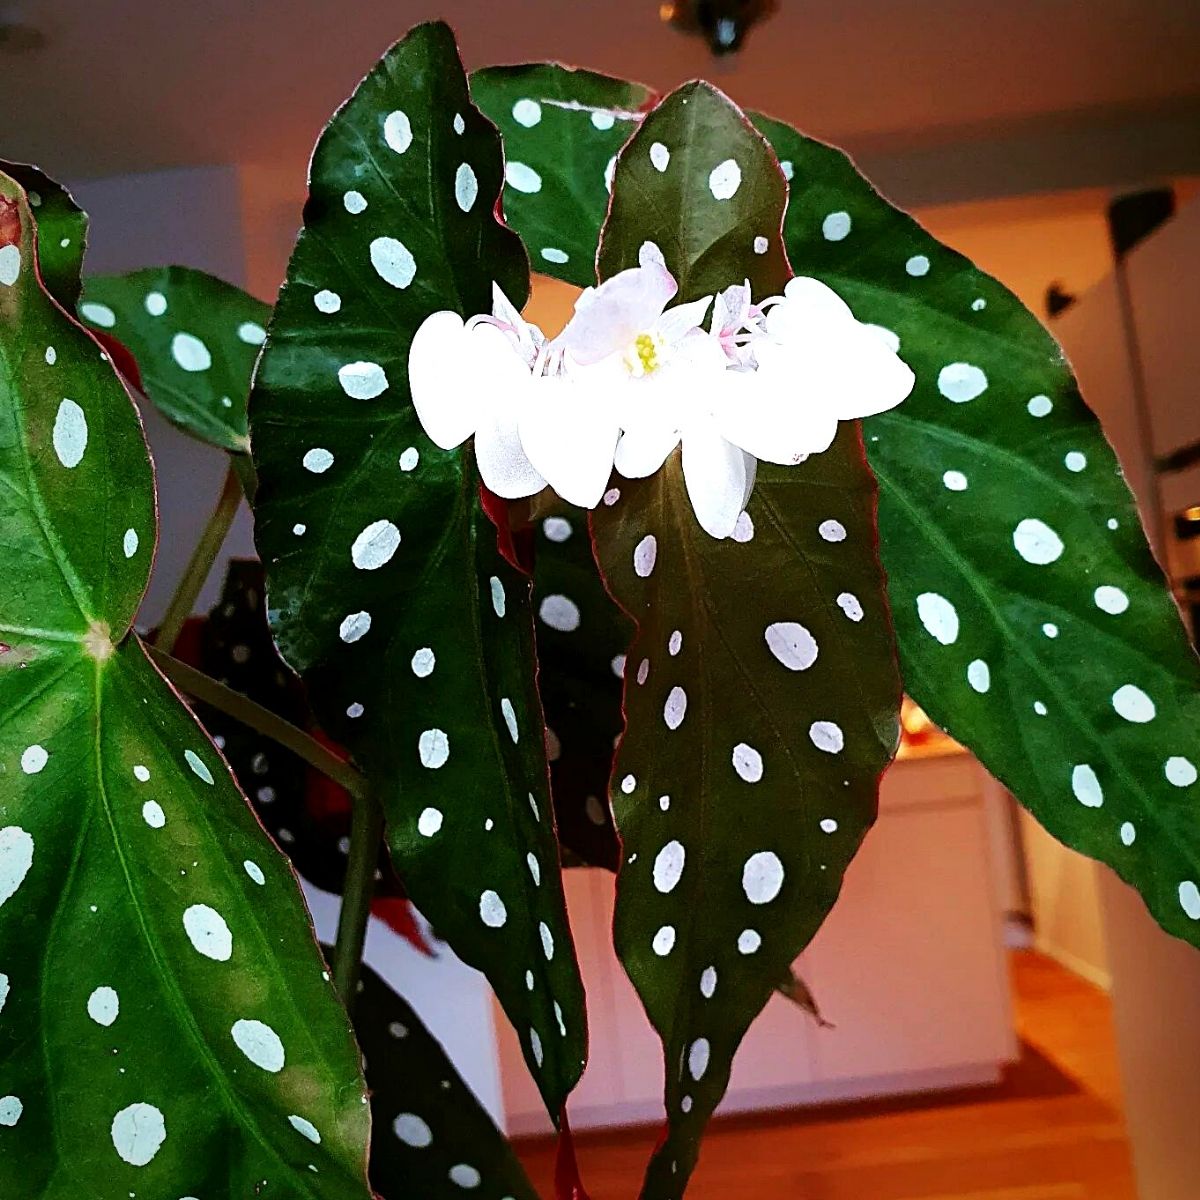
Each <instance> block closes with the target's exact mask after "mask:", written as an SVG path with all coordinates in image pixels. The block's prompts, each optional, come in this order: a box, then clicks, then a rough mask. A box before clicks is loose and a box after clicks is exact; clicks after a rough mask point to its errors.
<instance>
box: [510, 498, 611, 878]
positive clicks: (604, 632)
mask: <svg viewBox="0 0 1200 1200" xmlns="http://www.w3.org/2000/svg"><path fill="white" fill-rule="evenodd" d="M587 520H588V519H587V513H586V512H584V511H583V510H581V509H577V508H574V507H573V506H572V505H569V504H566V503H563V502H562V501H557V502H556V503H555V504H554V505H553V506H550V507H543V508H541V509H540V510H539V513H538V522H537V533H536V540H535V545H534V568H533V599H534V607H535V609H536V611H537V623H536V627H537V653H538V688H539V690H540V692H541V695H542V702H543V703H544V704H545V706H546V727H547V731H548V732H547V738H548V739H549V742H550V779H551V783H552V785H553V792H554V813H555V817H556V820H557V824H558V831H559V836H560V837H561V839H562V842H563V844H564V845H565V846H567V847H568V848H569V849H570V850H572V851H574V853H576V854H577V855H579V857H580V858H581V859H582V860H583V861H584V862H586V863H588V864H589V865H592V866H601V867H608V868H609V869H610V870H615V869H616V866H617V856H618V854H619V849H618V846H617V839H616V831H615V830H614V828H613V824H612V813H611V811H610V810H609V806H608V778H609V775H610V774H611V773H612V761H613V747H614V746H615V745H616V740H617V737H618V736H619V735H620V733H621V730H622V728H623V727H624V718H623V716H622V713H621V676H622V673H623V672H624V669H625V648H626V646H628V645H629V639H630V636H631V634H632V630H633V626H632V624H631V622H630V621H629V618H628V617H626V616H625V614H624V613H623V612H621V610H620V609H619V608H618V607H617V606H616V605H615V604H614V603H613V601H612V598H611V597H610V596H609V594H608V592H607V591H605V589H604V582H603V580H601V578H600V573H599V571H598V570H597V569H596V561H595V559H594V558H593V556H592V543H591V539H590V537H589V536H588V527H587Z"/></svg>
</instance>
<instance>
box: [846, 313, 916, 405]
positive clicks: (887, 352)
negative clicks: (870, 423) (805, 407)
mask: <svg viewBox="0 0 1200 1200" xmlns="http://www.w3.org/2000/svg"><path fill="white" fill-rule="evenodd" d="M855 325H856V326H857V327H856V329H855V330H854V333H853V335H852V336H850V337H847V339H846V342H845V346H846V350H845V353H846V355H847V358H846V359H845V360H844V361H843V362H842V364H841V368H840V370H839V371H838V372H837V374H838V386H835V387H833V388H831V389H830V393H829V399H830V402H831V403H832V404H833V409H834V413H835V415H836V416H837V418H838V420H839V421H853V420H857V419H858V418H860V417H871V416H874V415H875V414H876V413H881V412H886V411H887V410H888V409H889V408H895V407H896V405H897V404H899V403H900V402H901V401H902V400H906V399H908V396H909V394H910V393H911V392H912V390H913V385H914V384H915V383H916V382H917V377H916V376H915V375H914V374H913V372H912V369H911V368H910V367H909V365H908V364H907V363H906V362H905V361H904V360H903V359H902V358H900V357H899V355H897V354H896V353H895V351H894V350H892V349H891V348H890V347H889V346H888V345H887V344H886V343H884V342H883V341H882V340H881V339H880V338H879V335H878V334H877V333H876V332H875V331H874V330H872V329H871V328H869V327H868V326H866V325H860V324H858V323H857V322H855Z"/></svg>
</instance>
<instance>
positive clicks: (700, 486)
mask: <svg viewBox="0 0 1200 1200" xmlns="http://www.w3.org/2000/svg"><path fill="white" fill-rule="evenodd" d="M683 480H684V483H685V484H686V485H687V494H688V499H689V500H691V502H692V510H693V511H694V512H695V514H696V520H697V521H699V522H700V526H701V528H703V530H704V531H705V533H707V534H709V535H710V536H712V537H715V538H727V537H729V536H731V535H732V533H733V530H734V526H735V525H736V524H737V519H738V517H739V516H740V515H741V512H742V510H743V509H744V508H745V507H746V501H747V500H748V498H749V491H750V489H751V488H753V486H754V479H753V475H752V473H751V471H750V470H749V463H748V462H747V456H746V455H745V454H743V453H742V451H741V450H739V449H738V448H737V446H735V445H733V444H732V443H731V442H727V441H726V440H725V439H724V438H723V437H721V435H720V434H719V433H717V432H716V431H715V430H714V429H713V428H712V427H711V426H710V425H709V424H708V423H707V422H704V423H699V422H698V423H697V424H696V425H695V426H694V427H690V428H688V429H685V430H684V433H683Z"/></svg>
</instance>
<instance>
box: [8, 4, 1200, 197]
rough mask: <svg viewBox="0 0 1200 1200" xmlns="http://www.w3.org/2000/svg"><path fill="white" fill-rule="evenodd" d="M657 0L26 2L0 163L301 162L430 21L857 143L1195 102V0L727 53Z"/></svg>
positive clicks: (799, 26)
mask: <svg viewBox="0 0 1200 1200" xmlns="http://www.w3.org/2000/svg"><path fill="white" fill-rule="evenodd" d="M6 7H14V5H13V4H12V3H7V4H6V2H5V0H0V13H3V11H4V9H5V8H6ZM658 7H659V5H658V0H507V2H504V0H432V2H424V0H391V2H386V0H355V2H354V3H349V4H348V3H344V2H336V0H199V2H197V0H16V2H15V8H16V9H17V10H19V11H20V13H21V15H22V16H23V17H24V18H25V19H26V20H28V21H30V22H31V23H33V24H35V25H36V26H38V27H39V28H40V29H42V30H43V31H44V33H45V34H46V35H47V45H46V47H45V48H44V49H43V50H41V51H38V52H35V53H30V54H25V55H4V54H0V81H2V83H3V88H4V100H3V106H2V109H0V157H8V158H16V159H25V160H33V161H37V162H39V163H41V164H42V165H43V166H44V167H45V168H46V169H47V170H49V171H50V172H51V173H53V174H57V175H62V176H66V177H73V178H84V177H89V176H98V175H109V174H116V173H122V172H127V171H137V170H146V169H151V168H156V167H164V166H177V165H184V164H198V163H227V162H236V163H264V164H271V165H274V166H280V167H284V168H286V169H292V168H293V167H294V169H296V170H297V171H300V170H302V169H303V164H304V163H305V162H306V161H307V156H308V153H309V150H310V149H311V146H312V143H313V141H314V140H315V138H316V135H317V133H318V131H319V129H320V127H321V125H322V124H323V123H324V121H325V120H326V119H327V118H328V116H329V114H330V113H331V112H332V111H333V110H334V108H335V107H336V106H337V105H338V103H339V102H340V101H341V100H342V99H343V98H344V97H345V96H346V95H347V94H348V92H349V91H350V90H351V89H352V88H353V86H354V84H355V83H356V82H357V80H358V79H359V78H360V77H361V76H362V74H363V73H364V72H365V71H366V70H367V69H368V68H369V67H370V66H371V64H372V63H373V62H374V61H375V59H376V58H377V57H378V56H379V54H380V53H381V52H382V51H383V50H384V49H385V48H386V47H387V46H388V45H389V44H390V43H391V42H392V41H393V40H395V39H396V38H398V37H400V36H401V35H402V34H403V33H404V31H405V30H406V29H407V28H408V27H409V26H410V25H412V24H414V23H415V22H417V21H420V20H423V19H427V18H431V17H437V16H442V17H445V18H446V19H447V20H449V21H450V23H451V24H452V25H453V26H454V27H455V28H456V30H457V32H458V34H459V38H460V42H461V46H462V51H463V56H464V59H465V61H466V63H467V65H468V66H469V67H475V66H481V65H484V64H488V63H493V62H515V61H522V60H528V59H537V58H558V59H561V60H564V61H567V62H572V63H576V64H578V65H582V66H589V67H592V68H596V69H599V70H606V71H609V72H612V73H614V74H623V75H627V76H629V77H633V78H637V79H640V80H642V81H644V82H646V83H650V84H652V85H655V86H657V87H659V88H669V87H671V86H673V85H675V84H678V83H680V82H682V81H684V80H686V79H689V78H693V77H695V76H697V75H705V76H707V77H709V78H711V79H713V81H714V82H716V83H717V84H718V85H719V86H721V87H723V88H724V89H725V90H726V91H728V92H729V93H731V94H732V95H733V96H734V97H735V98H736V99H738V100H739V102H741V103H743V104H744V105H746V106H752V107H757V108H762V109H765V110H766V111H768V112H771V113H774V114H775V115H777V116H780V117H784V118H786V119H789V120H791V121H792V122H794V123H795V124H798V125H800V126H802V127H803V128H805V129H806V130H807V131H809V132H811V133H813V134H816V135H817V136H820V137H824V138H827V139H830V140H835V141H839V142H841V143H843V144H846V145H848V146H850V147H851V148H852V149H856V150H858V151H860V152H863V151H866V152H871V153H888V152H892V151H894V150H895V149H897V148H900V149H903V148H904V147H918V148H919V147H922V146H930V145H936V144H939V143H952V142H960V141H963V140H966V139H967V138H968V137H978V136H980V135H981V131H983V133H984V134H985V135H987V134H995V133H996V132H997V131H999V132H1001V133H1003V132H1005V131H1011V130H1029V129H1036V128H1039V127H1040V126H1041V125H1042V124H1045V125H1047V127H1049V126H1050V125H1055V124H1056V125H1057V126H1058V127H1060V128H1061V127H1062V124H1063V122H1064V121H1066V122H1068V123H1070V122H1077V123H1078V122H1082V123H1086V122H1087V121H1089V120H1097V121H1099V120H1105V121H1109V122H1111V121H1112V120H1113V119H1114V118H1122V117H1123V116H1125V115H1130V116H1137V117H1138V119H1141V120H1145V119H1146V118H1147V116H1148V115H1149V116H1150V117H1154V116H1155V115H1156V114H1159V113H1162V114H1164V115H1165V114H1170V115H1171V116H1172V119H1175V120H1177V119H1178V114H1179V113H1180V112H1181V111H1186V112H1188V113H1200V3H1197V0H907V2H903V0H837V2H830V0H820V2H817V0H780V2H779V9H780V11H779V12H778V13H777V14H776V15H775V16H774V17H773V18H771V21H770V23H769V24H768V25H766V26H764V27H762V28H761V29H759V30H756V31H755V32H754V33H752V34H751V36H750V39H749V41H748V43H747V45H746V47H745V49H744V51H743V52H742V53H741V55H739V56H738V57H737V58H736V59H734V60H732V61H725V62H718V61H714V60H713V59H712V58H711V57H710V56H709V54H708V52H707V49H706V48H705V47H704V45H703V44H702V43H701V42H699V41H696V40H693V39H690V38H686V37H684V36H683V35H681V34H679V33H677V32H676V31H675V30H674V29H672V28H670V27H668V26H666V25H663V24H662V23H661V21H660V20H659V16H658ZM1198 141H1200V138H1198Z"/></svg>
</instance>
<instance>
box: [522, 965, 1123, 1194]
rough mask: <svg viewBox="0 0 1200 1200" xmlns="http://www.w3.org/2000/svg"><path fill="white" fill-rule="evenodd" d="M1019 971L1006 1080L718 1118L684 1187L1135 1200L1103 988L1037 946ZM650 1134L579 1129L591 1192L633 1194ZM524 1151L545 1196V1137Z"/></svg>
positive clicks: (653, 1133)
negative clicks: (1017, 1042) (899, 1097)
mask: <svg viewBox="0 0 1200 1200" xmlns="http://www.w3.org/2000/svg"><path fill="white" fill-rule="evenodd" d="M1013 978H1014V985H1015V1003H1016V1016H1017V1025H1018V1033H1019V1035H1020V1038H1021V1042H1022V1056H1021V1060H1020V1061H1019V1062H1018V1063H1017V1064H1015V1065H1014V1066H1013V1067H1012V1068H1011V1070H1010V1071H1009V1072H1008V1075H1007V1076H1006V1078H1005V1081H1004V1083H1003V1084H1002V1085H1001V1086H999V1087H997V1088H994V1089H985V1090H978V1091H970V1092H960V1093H955V1094H949V1095H947V1094H942V1095H939V1096H936V1097H925V1098H922V1099H918V1100H912V1101H904V1102H899V1101H886V1102H878V1103H870V1104H854V1105H839V1106H836V1107H832V1106H831V1107H823V1108H817V1109H805V1110H801V1111H797V1112H793V1113H787V1114H776V1115H772V1116H770V1117H763V1116H758V1117H755V1118H746V1117H736V1118H731V1119H729V1120H726V1121H718V1122H715V1123H714V1124H713V1125H712V1126H711V1127H710V1131H709V1133H708V1136H707V1138H706V1139H705V1144H704V1148H703V1150H702V1153H701V1157H700V1165H699V1167H698V1168H697V1171H696V1174H695V1176H694V1177H693V1181H692V1185H691V1187H690V1188H689V1189H688V1192H687V1196H688V1200H743V1198H745V1200H774V1198H775V1197H780V1198H781V1200H1135V1192H1134V1186H1133V1177H1132V1172H1131V1167H1130V1161H1129V1148H1128V1145H1127V1143H1126V1140H1125V1130H1124V1125H1123V1122H1122V1117H1121V1109H1120V1086H1119V1080H1118V1074H1117V1063H1116V1051H1115V1047H1114V1045H1113V1035H1112V1024H1111V1015H1110V1011H1109V1004H1108V999H1107V997H1106V996H1105V995H1104V994H1103V993H1102V992H1100V991H1098V990H1097V989H1095V988H1093V987H1092V986H1091V985H1089V984H1086V983H1084V982H1082V981H1081V980H1079V979H1077V978H1076V977H1075V976H1073V975H1071V974H1069V973H1068V972H1066V971H1064V970H1063V969H1062V968H1061V967H1059V966H1057V965H1056V964H1054V963H1053V962H1051V961H1049V960H1048V959H1045V958H1043V957H1041V956H1039V955H1037V954H1035V953H1033V952H1031V951H1022V952H1020V953H1018V954H1016V955H1014V957H1013ZM656 1138H657V1130H654V1129H639V1130H631V1131H621V1132H615V1133H594V1134H584V1135H582V1136H580V1137H579V1138H578V1139H577V1148H578V1154H579V1160H580V1165H581V1168H582V1171H583V1177H584V1180H585V1182H586V1183H587V1186H588V1189H589V1191H590V1193H591V1196H592V1200H635V1197H636V1196H637V1188H638V1183H639V1181H640V1179H641V1174H642V1170H643V1168H644V1165H645V1162H646V1159H647V1158H648V1156H649V1154H650V1151H651V1150H652V1148H653V1146H654V1143H655V1141H656ZM518 1153H519V1154H520V1156H521V1158H522V1160H523V1161H524V1163H525V1165H526V1167H527V1168H528V1170H529V1172H530V1175H531V1177H532V1179H533V1181H534V1183H535V1184H536V1185H537V1186H538V1188H539V1190H540V1191H541V1193H542V1195H543V1196H547V1197H549V1196H552V1195H553V1194H554V1193H553V1188H552V1183H551V1180H552V1176H553V1153H554V1152H553V1146H552V1145H551V1144H550V1143H547V1142H545V1141H537V1142H534V1141H531V1142H527V1143H524V1144H522V1145H518Z"/></svg>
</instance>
